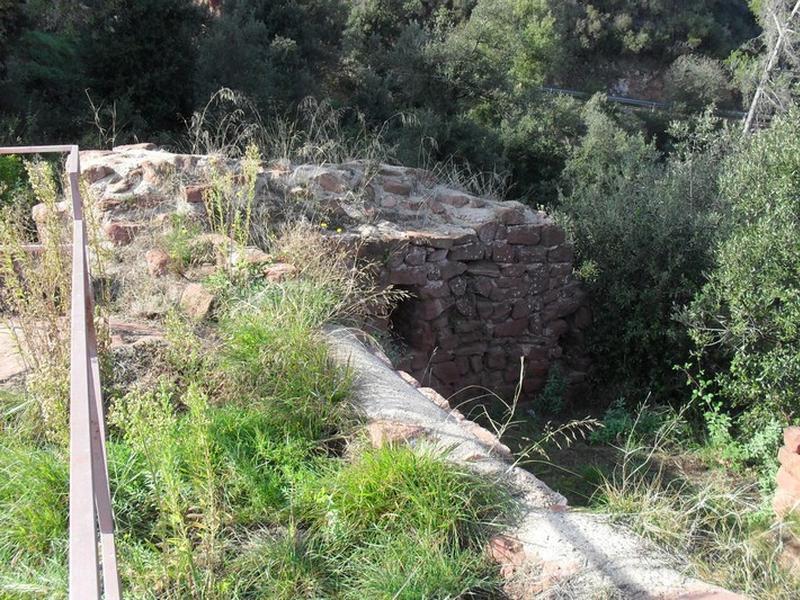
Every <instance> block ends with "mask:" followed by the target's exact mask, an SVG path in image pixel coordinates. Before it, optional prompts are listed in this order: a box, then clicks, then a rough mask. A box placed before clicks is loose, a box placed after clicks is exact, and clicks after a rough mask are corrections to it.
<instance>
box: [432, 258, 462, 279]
mask: <svg viewBox="0 0 800 600" xmlns="http://www.w3.org/2000/svg"><path fill="white" fill-rule="evenodd" d="M437 268H438V271H439V276H440V277H441V278H442V279H443V280H445V281H448V280H449V279H452V278H453V277H457V276H458V275H461V274H463V273H464V272H465V271H466V270H467V265H465V264H464V263H462V262H455V261H452V260H446V261H444V262H443V263H441V264H438V265H437Z"/></svg>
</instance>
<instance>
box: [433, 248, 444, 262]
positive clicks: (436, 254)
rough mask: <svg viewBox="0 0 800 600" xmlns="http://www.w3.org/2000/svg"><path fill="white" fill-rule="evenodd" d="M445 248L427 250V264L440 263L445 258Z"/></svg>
mask: <svg viewBox="0 0 800 600" xmlns="http://www.w3.org/2000/svg"><path fill="white" fill-rule="evenodd" d="M447 252H448V250H447V249H446V248H436V249H433V248H428V262H440V261H443V260H445V259H446V258H447Z"/></svg>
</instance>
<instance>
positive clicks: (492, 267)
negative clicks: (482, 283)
mask: <svg viewBox="0 0 800 600" xmlns="http://www.w3.org/2000/svg"><path fill="white" fill-rule="evenodd" d="M467 273H470V274H472V275H480V276H482V277H499V276H500V267H499V266H497V263H493V262H490V261H488V260H478V261H474V262H470V263H468V264H467Z"/></svg>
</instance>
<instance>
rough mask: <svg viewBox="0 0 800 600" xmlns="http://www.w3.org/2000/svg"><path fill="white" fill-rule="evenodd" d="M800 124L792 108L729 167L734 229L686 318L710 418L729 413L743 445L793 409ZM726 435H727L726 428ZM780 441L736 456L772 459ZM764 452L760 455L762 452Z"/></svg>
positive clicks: (799, 385)
mask: <svg viewBox="0 0 800 600" xmlns="http://www.w3.org/2000/svg"><path fill="white" fill-rule="evenodd" d="M798 174H800V126H798V113H797V111H796V110H795V111H793V112H790V113H789V114H788V115H786V116H785V117H783V118H781V119H780V120H778V121H777V122H775V123H774V124H773V125H772V127H770V128H769V129H768V130H765V131H762V132H760V133H759V134H757V135H755V136H754V137H753V138H752V139H750V140H748V143H747V144H746V145H745V146H744V148H743V149H742V150H741V151H740V152H738V153H736V154H735V155H733V156H732V157H731V159H730V160H729V161H728V162H727V164H726V166H725V169H724V173H723V176H722V177H721V180H720V182H721V193H722V196H723V198H724V199H725V200H726V201H727V203H728V204H729V207H730V211H731V223H732V231H731V234H730V235H729V236H727V237H726V239H725V240H724V241H723V242H722V243H721V244H720V245H719V247H718V249H717V252H716V257H715V258H716V261H715V262H716V266H715V268H714V269H713V271H712V272H711V273H710V275H709V278H708V281H707V283H706V284H705V285H704V287H703V289H702V292H701V293H699V294H698V295H697V296H696V298H695V300H694V301H693V303H692V305H691V307H690V310H689V312H688V316H689V322H690V325H691V334H692V338H693V340H694V342H695V344H696V346H697V347H698V349H699V350H700V359H701V363H700V364H701V366H704V367H705V368H706V371H704V372H703V375H704V376H706V377H708V378H709V380H704V381H703V382H702V383H703V385H704V388H705V391H706V392H709V393H710V395H709V396H708V397H707V398H708V401H709V402H710V408H711V414H712V415H713V414H714V413H718V412H719V411H720V409H722V408H728V407H731V408H733V409H735V412H734V414H735V415H738V417H737V419H736V421H735V422H734V423H731V422H730V421H726V423H727V425H731V424H733V425H738V429H737V431H739V432H740V433H742V434H743V435H742V438H743V439H744V440H745V441H748V440H752V439H754V436H757V437H758V438H760V437H761V435H760V434H761V433H763V432H764V431H765V430H772V431H774V430H775V429H778V428H780V426H781V425H784V424H786V423H787V422H788V421H793V420H795V419H797V415H798V413H800V201H799V200H800V177H799V175H798ZM725 433H734V432H733V431H730V432H728V431H725V432H723V434H725ZM776 442H777V440H775V439H771V440H767V439H765V440H763V443H765V444H766V447H765V448H760V447H759V448H755V447H753V448H751V447H749V446H748V445H747V444H746V443H745V450H746V453H747V454H748V455H747V456H744V457H742V458H745V459H755V460H764V459H765V458H766V459H769V458H771V457H772V456H774V453H775V451H776ZM764 455H766V456H764Z"/></svg>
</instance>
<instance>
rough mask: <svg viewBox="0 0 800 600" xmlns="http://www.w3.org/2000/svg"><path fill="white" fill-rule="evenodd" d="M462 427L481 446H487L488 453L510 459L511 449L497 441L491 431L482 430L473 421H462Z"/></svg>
mask: <svg viewBox="0 0 800 600" xmlns="http://www.w3.org/2000/svg"><path fill="white" fill-rule="evenodd" d="M464 426H465V427H466V428H467V430H468V431H469V432H470V433H471V434H472V435H474V436H475V437H476V438H477V439H478V441H479V442H480V443H481V444H483V445H484V446H488V447H489V450H490V451H492V452H495V453H496V454H499V455H500V456H503V457H504V458H511V449H510V448H509V447H508V446H506V445H505V444H503V443H502V442H501V441H500V440H499V439H497V436H496V435H495V434H493V433H492V432H491V431H489V430H488V429H484V428H483V427H481V426H480V425H478V424H477V423H475V422H474V421H464Z"/></svg>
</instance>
